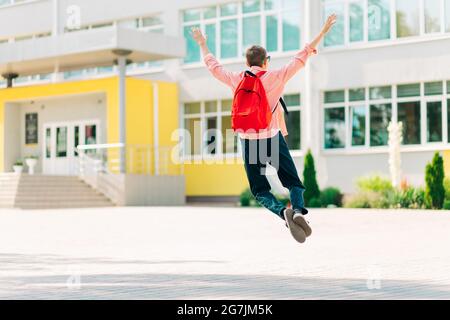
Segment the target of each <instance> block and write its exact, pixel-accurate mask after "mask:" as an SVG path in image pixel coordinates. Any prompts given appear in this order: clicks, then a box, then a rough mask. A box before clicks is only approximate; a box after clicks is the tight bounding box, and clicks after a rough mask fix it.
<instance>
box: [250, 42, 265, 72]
mask: <svg viewBox="0 0 450 320" xmlns="http://www.w3.org/2000/svg"><path fill="white" fill-rule="evenodd" d="M246 57H247V64H248V66H249V67H255V66H256V67H262V66H263V64H264V62H265V60H266V58H267V51H266V49H264V48H263V47H261V46H251V47H250V48H248V49H247V53H246Z"/></svg>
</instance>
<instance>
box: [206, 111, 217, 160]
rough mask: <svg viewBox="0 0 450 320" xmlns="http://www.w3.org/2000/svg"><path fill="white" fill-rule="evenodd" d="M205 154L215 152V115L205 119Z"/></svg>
mask: <svg viewBox="0 0 450 320" xmlns="http://www.w3.org/2000/svg"><path fill="white" fill-rule="evenodd" d="M205 130H206V131H205V144H206V145H205V148H206V154H217V117H214V118H207V119H206V128H205Z"/></svg>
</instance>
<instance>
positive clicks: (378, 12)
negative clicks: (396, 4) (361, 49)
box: [367, 0, 391, 41]
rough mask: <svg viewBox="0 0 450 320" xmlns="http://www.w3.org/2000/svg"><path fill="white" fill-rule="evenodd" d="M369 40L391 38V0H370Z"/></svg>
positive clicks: (368, 12)
mask: <svg viewBox="0 0 450 320" xmlns="http://www.w3.org/2000/svg"><path fill="white" fill-rule="evenodd" d="M367 14H368V25H369V41H377V40H385V39H390V38H391V6H390V0H368V11H367Z"/></svg>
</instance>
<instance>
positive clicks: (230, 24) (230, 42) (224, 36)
mask: <svg viewBox="0 0 450 320" xmlns="http://www.w3.org/2000/svg"><path fill="white" fill-rule="evenodd" d="M220 26H221V28H220V37H221V43H220V49H221V57H222V58H234V57H237V51H238V43H237V38H238V33H237V20H235V19H233V20H224V21H222V22H221V23H220Z"/></svg>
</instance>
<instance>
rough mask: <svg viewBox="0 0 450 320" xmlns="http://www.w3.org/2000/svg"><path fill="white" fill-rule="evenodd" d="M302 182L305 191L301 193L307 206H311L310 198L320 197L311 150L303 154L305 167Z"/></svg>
mask: <svg viewBox="0 0 450 320" xmlns="http://www.w3.org/2000/svg"><path fill="white" fill-rule="evenodd" d="M303 183H304V185H305V188H306V191H305V193H304V195H303V197H304V199H305V203H306V205H307V206H310V207H312V206H311V201H312V199H314V198H315V199H319V198H320V189H319V185H318V184H317V179H316V168H315V165H314V157H313V155H312V153H311V150H308V153H307V154H306V156H305V167H304V170H303Z"/></svg>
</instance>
